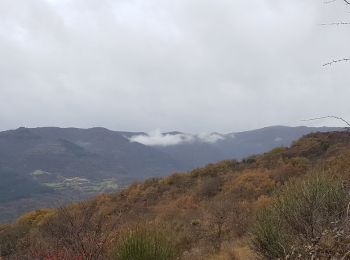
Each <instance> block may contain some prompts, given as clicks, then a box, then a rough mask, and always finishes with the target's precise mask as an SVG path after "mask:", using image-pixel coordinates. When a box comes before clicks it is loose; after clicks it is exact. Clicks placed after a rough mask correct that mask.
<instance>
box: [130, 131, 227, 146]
mask: <svg viewBox="0 0 350 260" xmlns="http://www.w3.org/2000/svg"><path fill="white" fill-rule="evenodd" d="M224 138H225V137H224V136H223V135H220V134H217V133H210V134H206V133H202V134H198V135H192V134H184V133H176V134H164V133H161V131H160V130H159V129H158V130H155V131H152V132H150V133H148V134H143V135H135V136H132V137H131V138H129V140H130V141H131V142H137V143H140V144H143V145H147V146H171V145H179V144H185V143H193V142H202V143H209V144H214V143H216V142H217V141H219V140H223V139H224Z"/></svg>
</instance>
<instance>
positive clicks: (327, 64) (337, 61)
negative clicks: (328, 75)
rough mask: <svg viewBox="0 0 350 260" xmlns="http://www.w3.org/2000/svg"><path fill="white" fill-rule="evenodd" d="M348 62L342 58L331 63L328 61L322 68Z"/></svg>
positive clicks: (347, 59)
mask: <svg viewBox="0 0 350 260" xmlns="http://www.w3.org/2000/svg"><path fill="white" fill-rule="evenodd" d="M348 61H350V59H349V58H343V59H339V60H333V61H330V62H327V63H325V64H323V67H326V66H330V65H333V64H335V63H339V62H348Z"/></svg>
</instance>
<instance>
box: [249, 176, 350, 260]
mask: <svg viewBox="0 0 350 260" xmlns="http://www.w3.org/2000/svg"><path fill="white" fill-rule="evenodd" d="M349 201H350V200H349V196H348V193H347V191H346V190H345V188H344V187H343V185H342V182H341V181H340V180H337V179H335V178H334V177H332V176H331V175H329V174H328V175H327V174H325V173H322V174H318V173H312V174H310V175H308V176H307V177H306V178H303V179H301V180H297V181H292V182H290V183H288V184H286V185H285V186H283V187H282V188H281V190H280V191H279V192H278V193H277V194H276V196H275V198H274V200H273V203H272V204H271V205H270V206H269V207H267V208H264V209H262V210H261V211H260V212H259V213H258V216H257V220H256V224H255V228H254V231H253V234H254V245H255V249H256V250H257V251H258V252H259V253H260V254H261V255H262V256H265V257H267V258H269V257H274V258H291V257H295V258H297V257H299V258H300V257H302V258H304V259H305V258H308V257H311V256H312V257H313V258H314V259H315V258H320V257H332V256H334V255H333V253H334V252H331V253H329V251H328V250H329V248H327V247H326V248H325V247H324V245H323V244H322V243H323V242H325V241H324V240H325V239H339V238H340V237H339V236H334V237H332V238H331V237H329V236H330V235H331V234H330V233H332V232H333V231H335V229H336V230H337V232H340V231H341V232H344V230H341V229H340V228H341V226H342V224H343V222H344V223H345V221H346V208H347V203H348V202H349ZM333 235H335V234H333ZM328 242H329V243H332V246H335V244H336V241H332V242H331V241H328ZM340 253H341V251H339V252H337V254H340Z"/></svg>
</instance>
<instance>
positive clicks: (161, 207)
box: [0, 132, 350, 259]
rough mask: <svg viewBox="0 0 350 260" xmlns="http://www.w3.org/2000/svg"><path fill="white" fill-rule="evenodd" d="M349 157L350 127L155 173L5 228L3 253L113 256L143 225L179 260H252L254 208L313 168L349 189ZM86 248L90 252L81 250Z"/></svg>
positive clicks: (30, 215)
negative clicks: (163, 238) (170, 245)
mask: <svg viewBox="0 0 350 260" xmlns="http://www.w3.org/2000/svg"><path fill="white" fill-rule="evenodd" d="M349 157H350V133H349V132H328V133H313V134H309V135H306V136H305V137H303V138H301V139H300V140H298V141H296V142H294V143H293V144H292V145H291V147H289V148H286V147H279V148H275V149H273V150H271V151H270V152H267V153H263V154H260V155H255V156H250V157H247V158H245V159H243V160H241V161H237V160H225V161H221V162H219V163H216V164H209V165H207V166H206V167H203V168H198V169H195V170H193V171H190V172H187V173H175V174H172V175H170V176H167V177H161V178H150V179H147V180H145V181H144V182H138V183H134V184H132V185H130V186H129V187H127V188H124V189H123V190H121V191H120V192H117V193H112V194H104V195H100V196H98V197H97V198H95V199H93V200H90V201H86V202H82V203H76V204H72V205H70V206H67V207H66V208H61V209H43V210H39V211H35V212H31V213H28V214H26V215H23V216H22V217H21V218H19V219H18V220H17V221H16V222H15V223H13V224H9V225H3V226H1V227H0V245H1V248H2V250H3V251H2V254H3V256H9V255H12V256H15V255H17V256H20V255H21V254H25V255H26V254H34V252H35V254H37V256H39V255H40V256H42V257H43V256H48V255H51V256H55V255H56V256H57V254H62V253H63V251H64V252H66V254H67V256H70V257H72V255H75V256H81V255H85V256H86V255H90V256H91V259H96V258H101V259H102V258H104V259H105V258H112V259H114V257H112V255H113V252H114V251H115V250H116V248H118V244H119V243H122V242H123V241H125V240H123V237H125V236H126V234H130V233H129V232H130V231H129V230H138V227H140V226H142V227H148V228H149V230H152V231H154V230H156V231H157V232H158V231H159V232H164V233H165V234H167V235H166V236H167V237H171V240H172V243H173V245H174V248H176V249H177V254H178V255H179V256H181V259H202V258H203V257H204V258H205V259H255V258H256V257H257V253H256V252H254V250H253V249H254V247H252V243H251V242H250V241H251V235H250V234H251V231H252V227H254V223H255V222H256V214H257V212H259V210H261V209H262V208H264V207H266V206H268V205H270V204H271V203H273V202H274V196H275V193H276V192H278V191H279V190H281V189H282V190H283V187H284V186H285V185H287V186H288V185H290V183H291V182H293V181H298V180H303V179H305V178H308V176H312V173H314V172H317V173H323V174H326V175H327V176H332V178H333V177H334V178H341V180H342V183H343V184H344V188H346V187H348V186H347V185H348V183H349V181H350V175H349V173H350V161H349ZM78 231H79V232H78ZM76 232H78V233H76ZM136 234H137V232H136ZM81 236H82V237H81ZM72 241H73V242H72ZM129 242H130V241H129ZM329 243H335V242H329ZM84 246H85V247H86V248H87V249H86V250H87V251H86V250H85V251H84V250H83V251H82V250H81V248H82V247H84ZM332 250H339V252H342V251H340V250H343V248H342V249H339V248H338V249H334V248H333V249H332ZM327 252H330V253H329V254H332V253H334V252H335V251H329V250H328V251H327Z"/></svg>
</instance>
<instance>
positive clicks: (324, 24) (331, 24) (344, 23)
mask: <svg viewBox="0 0 350 260" xmlns="http://www.w3.org/2000/svg"><path fill="white" fill-rule="evenodd" d="M319 25H320V26H334V25H337V26H339V25H350V22H335V23H321V24H319Z"/></svg>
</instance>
